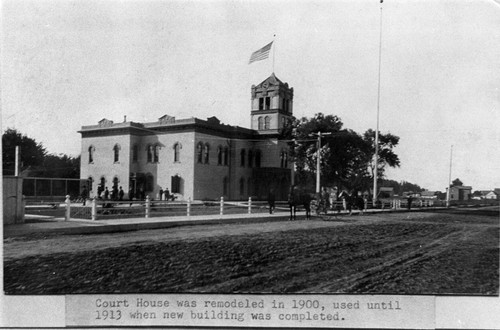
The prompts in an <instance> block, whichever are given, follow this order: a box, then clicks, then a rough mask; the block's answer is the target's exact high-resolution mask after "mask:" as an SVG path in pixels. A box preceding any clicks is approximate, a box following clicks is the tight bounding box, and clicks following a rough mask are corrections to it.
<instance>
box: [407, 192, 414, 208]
mask: <svg viewBox="0 0 500 330" xmlns="http://www.w3.org/2000/svg"><path fill="white" fill-rule="evenodd" d="M412 201H413V196H412V195H408V211H410V210H411V202H412Z"/></svg>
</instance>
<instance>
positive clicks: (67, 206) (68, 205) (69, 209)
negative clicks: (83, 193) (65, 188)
mask: <svg viewBox="0 0 500 330" xmlns="http://www.w3.org/2000/svg"><path fill="white" fill-rule="evenodd" d="M64 202H65V203H66V215H65V217H64V220H65V221H69V219H70V217H71V200H70V199H69V195H66V200H65V201H64Z"/></svg>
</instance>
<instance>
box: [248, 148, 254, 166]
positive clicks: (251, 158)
mask: <svg viewBox="0 0 500 330" xmlns="http://www.w3.org/2000/svg"><path fill="white" fill-rule="evenodd" d="M252 166H253V151H252V150H248V167H252Z"/></svg>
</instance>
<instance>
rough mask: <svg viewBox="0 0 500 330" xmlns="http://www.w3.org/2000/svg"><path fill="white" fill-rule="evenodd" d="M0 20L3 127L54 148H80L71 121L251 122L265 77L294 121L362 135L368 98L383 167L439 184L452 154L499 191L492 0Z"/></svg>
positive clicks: (123, 6)
mask: <svg viewBox="0 0 500 330" xmlns="http://www.w3.org/2000/svg"><path fill="white" fill-rule="evenodd" d="M381 8H382V9H381ZM1 24H2V26H1V28H2V34H1V47H2V53H1V56H2V57H1V120H2V123H1V124H2V131H4V130H5V129H7V128H15V129H17V130H18V131H19V132H21V133H23V134H26V135H28V136H29V137H31V138H34V139H35V140H36V141H37V142H41V143H42V144H43V145H44V146H45V147H46V149H47V150H48V152H49V153H55V154H60V153H64V154H67V155H71V156H77V155H79V154H80V153H81V135H80V134H79V133H78V130H79V129H80V128H81V126H83V125H94V124H97V122H98V121H99V120H101V119H102V118H107V119H110V120H113V121H115V122H121V121H123V120H124V116H127V120H128V121H135V122H152V121H156V120H157V119H158V118H159V117H161V116H163V115H165V114H168V115H171V116H175V117H177V118H187V117H197V118H201V119H205V118H207V117H211V116H214V115H215V116H216V117H218V118H219V119H220V120H221V121H222V122H223V123H225V124H231V125H238V126H242V127H250V88H251V86H252V85H257V84H259V83H260V82H261V81H263V80H265V79H266V78H267V77H268V76H269V75H270V74H271V73H272V72H274V73H275V74H276V76H277V77H278V78H279V79H280V80H282V81H283V82H287V83H288V84H289V85H290V86H291V87H293V88H294V105H293V106H294V115H295V116H296V117H299V118H300V117H304V116H305V117H309V118H310V117H313V116H314V114H316V113H318V112H322V113H324V114H327V115H330V114H331V115H336V116H338V117H339V118H340V119H341V120H342V122H343V123H344V128H350V129H353V130H354V131H356V132H358V133H360V134H361V133H363V132H364V131H366V130H367V129H369V128H372V129H375V128H376V123H377V108H378V110H379V111H378V113H379V116H378V118H379V129H380V132H381V133H383V134H384V133H389V132H390V133H392V134H394V135H397V136H399V137H400V142H399V144H398V146H397V147H396V149H395V152H396V153H397V154H398V155H399V158H400V161H401V166H400V167H399V168H395V169H389V170H387V171H386V175H387V178H389V179H392V180H397V181H403V180H404V181H409V182H412V183H415V184H418V185H420V186H421V187H423V188H426V189H429V190H440V191H444V190H445V188H446V186H447V184H448V182H449V176H450V164H451V179H452V180H453V179H455V178H460V180H461V181H462V182H463V183H464V184H465V185H470V186H472V188H473V191H475V190H487V189H493V188H500V151H499V150H500V148H499V146H500V129H499V127H500V89H499V88H500V79H499V76H500V74H499V73H500V2H497V1H495V0H484V1H481V0H477V1H466V0H448V1H447V0H444V1H431V0H429V1H425V0H420V1H410V0H408V1H406V0H386V1H384V2H383V4H380V2H379V1H377V0H345V1H284V0H283V1H248V0H247V1H223V0H219V1H160V0H156V1H112V0H110V1H102V0H99V1H90V0H89V1H84V0H81V1H62V0H57V1H55V0H54V1H47V0H37V1H23V0H15V1H14V0H4V1H2V2H1ZM380 32H382V33H381V38H380ZM273 40H274V44H273V48H272V50H271V53H270V57H269V58H268V59H267V60H263V61H259V62H254V63H252V64H248V62H249V58H250V55H251V53H252V52H254V51H256V50H258V49H259V48H261V47H263V46H264V45H266V44H267V43H269V42H271V41H273ZM379 49H380V50H381V52H380V55H381V57H379ZM379 80H380V85H379ZM379 87H380V93H379V92H378V91H379ZM379 97H380V98H379ZM378 100H379V101H378Z"/></svg>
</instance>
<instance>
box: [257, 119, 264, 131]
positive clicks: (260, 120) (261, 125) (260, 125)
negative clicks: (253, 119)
mask: <svg viewBox="0 0 500 330" xmlns="http://www.w3.org/2000/svg"><path fill="white" fill-rule="evenodd" d="M258 121H259V127H258V129H259V131H260V130H262V129H264V118H262V117H259V119H258Z"/></svg>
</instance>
